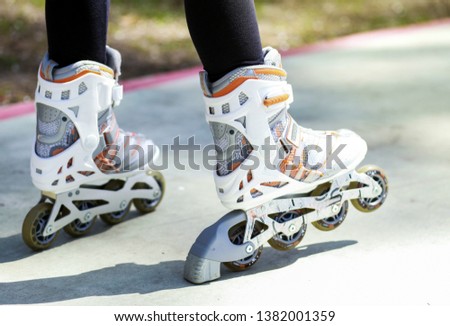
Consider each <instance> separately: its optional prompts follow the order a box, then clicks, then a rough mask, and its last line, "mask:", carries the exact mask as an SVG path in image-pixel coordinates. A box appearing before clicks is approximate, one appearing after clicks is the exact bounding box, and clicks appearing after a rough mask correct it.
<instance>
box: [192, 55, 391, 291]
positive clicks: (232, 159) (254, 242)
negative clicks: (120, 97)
mask: <svg viewBox="0 0 450 326" xmlns="http://www.w3.org/2000/svg"><path fill="white" fill-rule="evenodd" d="M263 52H264V65H260V66H250V67H244V68H239V69H236V70H234V71H232V72H231V73H229V74H228V75H226V76H225V77H223V78H222V79H221V80H219V81H217V82H215V83H213V84H211V83H209V82H208V78H207V75H206V73H204V72H202V73H201V74H200V79H201V85H202V89H203V92H204V101H205V104H206V119H207V121H208V122H209V125H210V128H211V131H212V135H213V138H214V142H215V144H216V151H217V157H216V161H217V167H216V172H215V173H214V178H215V184H216V190H217V194H218V196H219V198H220V200H221V201H222V203H223V204H224V205H225V206H226V207H228V208H230V209H232V210H233V211H231V212H230V213H228V214H226V215H225V216H223V217H222V218H221V219H220V220H219V221H218V222H216V223H215V224H213V225H211V226H210V227H208V228H207V229H205V230H204V231H203V232H202V233H201V234H200V235H199V237H198V238H197V240H196V242H195V243H194V244H193V246H192V248H191V250H190V252H189V254H188V257H187V260H186V264H185V273H184V276H185V278H186V279H187V280H188V281H190V282H192V283H203V282H207V281H210V280H214V279H217V278H219V277H220V265H221V263H224V265H225V266H227V267H228V268H230V269H231V270H233V271H241V270H245V269H247V268H249V267H251V266H252V265H253V264H255V263H256V262H257V261H258V259H259V258H260V256H261V252H262V249H263V245H264V244H266V243H269V245H270V246H272V247H273V248H275V249H277V250H290V249H293V248H295V247H296V246H297V245H298V244H299V243H300V241H301V240H302V239H303V237H304V236H305V232H306V227H307V223H308V222H311V223H312V224H313V225H314V226H315V227H317V228H318V229H320V230H323V231H329V230H333V229H335V228H337V227H338V226H340V225H341V224H342V222H343V221H344V219H345V217H346V215H347V211H348V207H349V204H348V202H349V201H351V202H352V204H353V206H355V207H356V208H357V209H359V210H361V211H363V212H371V211H374V210H375V209H377V208H379V207H380V206H381V205H382V204H383V202H384V200H385V198H386V195H387V192H388V182H387V178H386V175H385V173H384V172H383V171H382V170H381V169H380V168H378V167H375V166H366V167H363V168H361V169H359V170H358V171H355V168H356V167H357V165H358V164H359V163H360V162H361V161H362V160H363V159H364V157H365V154H366V151H367V146H366V143H365V141H364V140H363V139H362V138H360V137H359V136H358V135H356V134H355V133H353V132H351V131H349V130H338V131H314V130H311V129H306V128H303V127H301V126H300V125H298V124H297V123H296V122H295V121H294V120H293V119H292V117H291V116H290V114H289V112H288V109H289V106H290V104H291V103H292V101H293V95H292V88H291V86H290V85H289V84H288V83H287V82H286V72H285V71H284V70H283V69H282V68H281V57H280V55H279V53H278V51H276V50H275V49H272V48H266V49H264V50H263Z"/></svg>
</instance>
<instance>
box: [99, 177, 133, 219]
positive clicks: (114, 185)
mask: <svg viewBox="0 0 450 326" xmlns="http://www.w3.org/2000/svg"><path fill="white" fill-rule="evenodd" d="M123 185H124V181H122V180H111V181H110V182H108V183H107V184H106V185H105V187H104V189H106V190H119V189H122V187H123ZM130 207H131V202H130V203H128V205H127V207H125V208H124V209H123V210H120V211H116V212H112V213H105V214H100V218H101V220H102V221H103V222H105V223H106V224H109V225H116V224H119V223H120V222H122V221H123V220H124V219H125V218H126V217H127V215H128V213H129V212H130Z"/></svg>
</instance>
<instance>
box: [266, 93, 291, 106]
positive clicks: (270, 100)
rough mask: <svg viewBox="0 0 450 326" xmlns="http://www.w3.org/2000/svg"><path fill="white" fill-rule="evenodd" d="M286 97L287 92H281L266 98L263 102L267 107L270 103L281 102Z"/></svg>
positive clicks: (287, 95)
mask: <svg viewBox="0 0 450 326" xmlns="http://www.w3.org/2000/svg"><path fill="white" fill-rule="evenodd" d="M288 98H289V94H282V95H278V96H274V97H270V98H266V99H265V100H264V102H263V103H264V105H265V106H267V107H269V106H271V105H275V104H278V103H282V102H284V101H286V100H287V99H288Z"/></svg>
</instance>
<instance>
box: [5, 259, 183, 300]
mask: <svg viewBox="0 0 450 326" xmlns="http://www.w3.org/2000/svg"><path fill="white" fill-rule="evenodd" d="M183 267H184V261H181V260H175V261H167V262H161V263H159V264H157V265H138V264H134V263H126V264H119V265H115V266H113V267H106V268H102V269H99V270H95V271H90V272H86V273H82V274H78V275H68V276H61V277H52V278H43V279H38V280H27V281H19V282H11V283H0V304H34V303H50V302H57V301H66V300H72V299H78V298H85V297H93V296H115V295H121V294H131V293H140V294H146V293H152V292H156V291H161V290H167V289H176V288H182V287H186V286H189V283H187V282H185V281H184V280H183V279H182V276H181V275H182V272H183Z"/></svg>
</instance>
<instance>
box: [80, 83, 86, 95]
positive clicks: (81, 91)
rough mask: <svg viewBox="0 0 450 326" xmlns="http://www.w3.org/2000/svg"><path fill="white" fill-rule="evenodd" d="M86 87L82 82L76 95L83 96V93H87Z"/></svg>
mask: <svg viewBox="0 0 450 326" xmlns="http://www.w3.org/2000/svg"><path fill="white" fill-rule="evenodd" d="M87 89H88V88H87V86H86V84H85V83H84V82H82V83H81V84H80V85H79V86H78V95H81V94H83V93H84V92H86V91H87Z"/></svg>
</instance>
